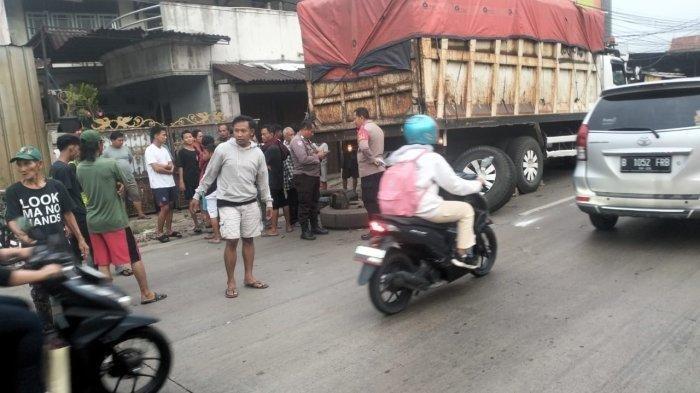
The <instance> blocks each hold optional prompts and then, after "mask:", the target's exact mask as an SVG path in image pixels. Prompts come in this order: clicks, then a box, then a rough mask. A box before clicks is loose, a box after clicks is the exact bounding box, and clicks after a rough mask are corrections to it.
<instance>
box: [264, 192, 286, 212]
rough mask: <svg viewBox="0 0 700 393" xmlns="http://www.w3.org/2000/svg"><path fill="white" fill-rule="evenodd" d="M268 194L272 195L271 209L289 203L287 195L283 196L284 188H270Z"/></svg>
mask: <svg viewBox="0 0 700 393" xmlns="http://www.w3.org/2000/svg"><path fill="white" fill-rule="evenodd" d="M270 195H271V196H272V208H273V209H280V208H283V207H285V206H288V205H289V203H288V202H287V197H286V196H284V190H270ZM263 207H264V205H263Z"/></svg>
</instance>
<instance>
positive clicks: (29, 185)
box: [5, 146, 90, 330]
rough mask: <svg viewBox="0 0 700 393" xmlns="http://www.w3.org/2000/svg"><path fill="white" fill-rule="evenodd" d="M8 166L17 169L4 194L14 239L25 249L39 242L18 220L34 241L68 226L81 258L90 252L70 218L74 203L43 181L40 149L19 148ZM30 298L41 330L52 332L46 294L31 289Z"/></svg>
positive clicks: (53, 184) (58, 188) (62, 189)
mask: <svg viewBox="0 0 700 393" xmlns="http://www.w3.org/2000/svg"><path fill="white" fill-rule="evenodd" d="M10 162H14V163H15V164H16V165H17V170H18V172H19V174H20V176H21V180H20V181H18V182H17V183H15V184H13V185H11V186H10V187H8V188H7V190H6V191H5V202H6V211H5V219H6V220H7V226H8V227H9V228H10V230H11V231H12V232H13V233H14V234H15V236H16V237H17V239H18V240H19V241H20V242H22V243H24V244H25V245H30V244H33V243H34V242H35V241H36V240H42V239H33V238H31V237H29V235H27V233H26V232H25V231H24V230H23V229H22V228H21V227H20V225H19V223H18V219H20V218H21V217H24V219H26V220H27V221H28V222H29V225H31V226H32V227H33V228H35V229H36V232H37V234H36V235H37V237H41V238H47V237H49V236H52V235H58V236H63V234H64V229H63V228H64V226H67V227H68V229H70V231H71V232H72V233H73V234H74V235H75V236H76V237H77V238H78V248H79V249H80V251H81V252H82V254H83V256H87V255H88V254H89V252H90V249H89V247H88V245H87V243H86V242H85V239H84V238H83V235H82V234H81V233H80V228H79V227H78V223H77V222H76V220H75V216H74V215H73V209H74V203H73V200H72V199H71V197H70V194H68V191H67V190H66V187H64V186H63V184H62V183H61V182H59V181H57V180H53V179H46V178H45V177H44V163H43V161H42V160H41V153H40V152H39V149H37V148H36V147H33V146H25V147H22V148H21V149H20V150H19V151H18V152H17V154H15V156H14V157H13V158H12V160H10ZM39 235H40V236H39ZM31 295H32V300H33V301H34V305H35V306H36V310H37V313H38V314H39V316H40V317H41V319H42V322H43V324H44V329H45V330H51V328H52V327H53V320H52V317H51V303H50V302H49V296H48V294H47V293H46V292H45V291H43V290H41V289H39V288H37V287H33V288H32V291H31Z"/></svg>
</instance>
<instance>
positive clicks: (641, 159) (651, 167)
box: [620, 156, 671, 173]
mask: <svg viewBox="0 0 700 393" xmlns="http://www.w3.org/2000/svg"><path fill="white" fill-rule="evenodd" d="M620 170H621V171H622V172H638V173H671V156H626V157H621V158H620Z"/></svg>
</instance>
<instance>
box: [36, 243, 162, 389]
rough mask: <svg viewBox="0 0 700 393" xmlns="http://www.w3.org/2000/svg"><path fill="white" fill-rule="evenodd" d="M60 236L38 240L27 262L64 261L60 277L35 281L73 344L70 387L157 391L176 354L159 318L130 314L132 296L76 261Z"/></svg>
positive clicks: (61, 331)
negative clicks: (159, 327) (63, 247)
mask: <svg viewBox="0 0 700 393" xmlns="http://www.w3.org/2000/svg"><path fill="white" fill-rule="evenodd" d="M61 242H62V241H61V240H60V239H59V240H56V239H49V241H47V242H46V244H44V245H39V246H37V247H36V249H35V252H34V255H33V256H32V257H31V258H30V259H29V260H28V261H27V262H26V263H25V265H24V268H26V269H40V268H41V267H43V266H46V265H49V264H52V263H57V264H61V265H63V266H64V267H63V274H62V276H61V277H58V278H55V279H50V280H48V281H45V282H42V283H41V284H37V285H41V286H42V287H43V289H44V290H46V291H47V292H48V293H49V295H50V296H51V298H52V299H53V303H54V325H55V327H56V330H57V334H58V337H59V338H60V339H62V340H64V341H65V342H67V343H68V344H69V347H70V373H71V375H70V380H71V391H73V392H100V393H102V392H139V393H151V392H157V391H159V390H160V389H161V387H162V386H163V384H164V383H165V381H166V379H167V377H168V374H169V372H170V366H171V362H172V355H171V352H170V346H169V344H168V341H167V339H166V338H165V337H164V336H163V334H162V333H160V332H159V331H158V330H156V329H155V328H153V327H152V326H151V325H152V324H154V323H156V322H157V320H156V319H154V318H151V317H146V316H138V315H133V314H131V313H130V311H129V309H128V305H129V304H130V303H131V298H130V297H129V296H127V295H126V294H125V293H124V292H123V291H122V290H121V289H119V288H117V287H116V286H114V285H112V284H111V283H110V282H109V281H108V280H107V279H106V277H105V276H104V275H103V274H102V273H100V272H99V271H97V270H95V269H93V268H91V267H87V266H79V265H78V266H76V265H75V264H74V258H73V255H72V254H69V253H66V252H63V251H59V250H60V248H61V247H60V246H58V244H62V243H61ZM55 306H58V307H55ZM57 309H60V311H59V312H56V310H57Z"/></svg>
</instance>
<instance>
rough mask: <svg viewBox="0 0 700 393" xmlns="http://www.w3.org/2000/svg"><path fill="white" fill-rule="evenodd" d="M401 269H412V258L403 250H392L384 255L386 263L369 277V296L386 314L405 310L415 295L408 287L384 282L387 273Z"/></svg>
mask: <svg viewBox="0 0 700 393" xmlns="http://www.w3.org/2000/svg"><path fill="white" fill-rule="evenodd" d="M401 270H406V271H409V272H410V271H412V270H413V264H412V263H411V258H410V257H409V256H408V255H406V254H405V253H404V252H402V251H398V250H392V251H390V252H388V253H387V255H386V257H384V263H383V264H382V265H381V266H380V267H379V268H377V270H376V271H375V272H374V274H372V277H371V278H370V279H369V298H370V300H371V301H372V304H373V305H374V307H375V308H376V309H377V310H379V311H380V312H382V313H384V314H386V315H392V314H396V313H399V312H401V311H403V310H404V309H405V308H406V306H408V302H409V301H410V300H411V296H413V291H412V290H411V289H408V288H394V287H392V286H391V285H390V284H388V283H386V282H384V278H385V277H386V275H387V274H389V273H393V272H398V271H401Z"/></svg>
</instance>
